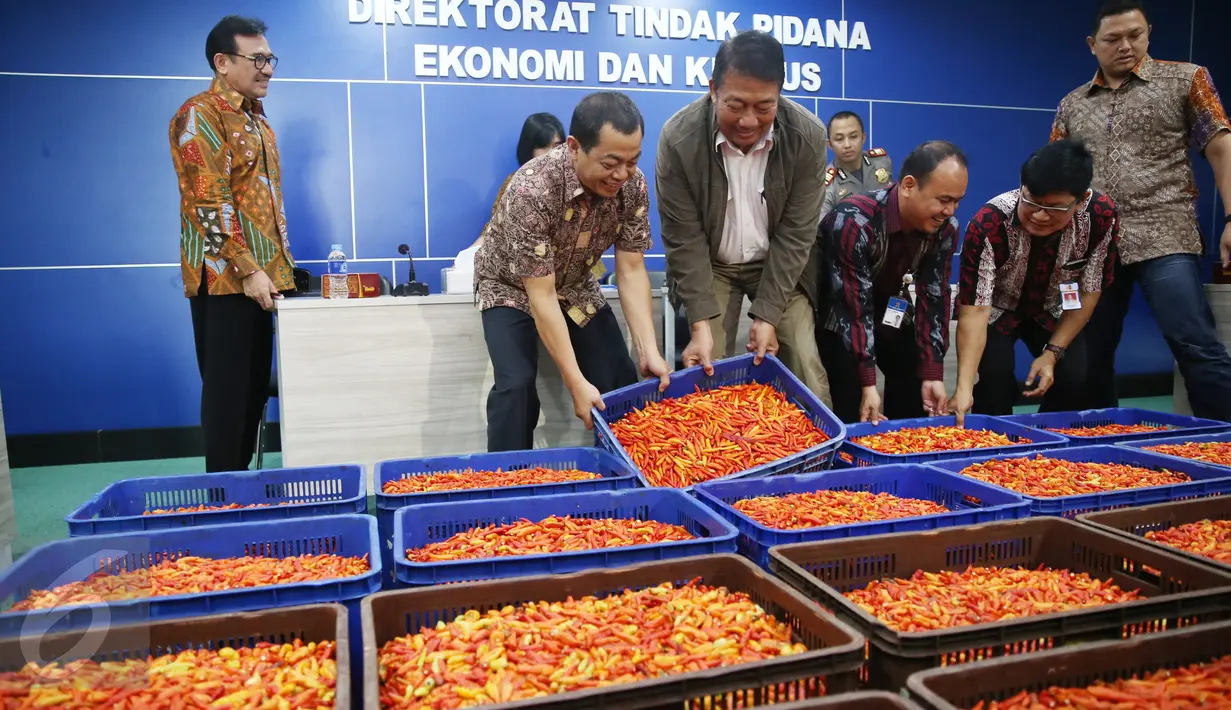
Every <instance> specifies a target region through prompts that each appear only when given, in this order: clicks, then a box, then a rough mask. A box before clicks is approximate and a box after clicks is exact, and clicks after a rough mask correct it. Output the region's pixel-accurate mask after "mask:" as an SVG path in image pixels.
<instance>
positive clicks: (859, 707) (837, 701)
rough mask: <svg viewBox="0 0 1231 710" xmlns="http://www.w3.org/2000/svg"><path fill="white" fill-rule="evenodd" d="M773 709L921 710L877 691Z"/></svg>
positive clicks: (848, 694) (911, 703)
mask: <svg viewBox="0 0 1231 710" xmlns="http://www.w3.org/2000/svg"><path fill="white" fill-rule="evenodd" d="M774 708H775V710H922V708H921V707H920V706H919V705H918V704H916V703H915V702H913V701H911V700H908V699H906V698H904V697H902V696H901V695H894V694H893V693H886V692H883V691H877V690H865V691H862V692H859V693H844V694H842V695H835V696H834V697H831V698H817V699H816V700H800V701H799V702H794V703H787V704H786V705H775V706H774Z"/></svg>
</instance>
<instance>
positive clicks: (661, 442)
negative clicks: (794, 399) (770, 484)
mask: <svg viewBox="0 0 1231 710" xmlns="http://www.w3.org/2000/svg"><path fill="white" fill-rule="evenodd" d="M611 430H612V433H613V434H615V437H616V438H617V439H618V440H619V442H620V444H621V445H622V446H623V447H624V450H625V451H627V452H628V455H629V456H630V457H631V458H632V460H633V462H634V463H636V464H637V467H638V468H640V469H641V472H642V474H643V475H644V476H645V478H646V479H647V480H648V481H649V483H650V485H653V486H665V487H673V488H683V487H685V486H691V485H693V484H696V483H703V482H705V481H711V480H713V479H715V478H721V477H722V476H729V475H731V474H733V473H739V472H741V471H746V470H748V469H750V468H753V467H755V466H761V465H763V464H767V463H772V462H774V461H778V460H779V459H783V458H785V457H787V456H791V455H793V454H797V453H799V452H801V451H805V450H807V449H810V448H812V447H814V446H819V445H820V444H823V443H825V442H826V441H829V438H830V437H829V436H827V435H826V434H825V433H824V432H822V431H821V430H820V429H818V428H817V427H816V425H815V424H813V423H812V421H811V420H810V419H808V416H807V415H806V414H805V413H804V412H803V410H801V409H800V408H799V407H797V406H795V405H794V404H792V403H791V402H790V401H788V400H787V398H786V396H785V395H784V394H782V393H781V392H779V391H778V390H776V389H774V388H773V387H770V386H769V385H763V384H747V385H731V386H726V387H719V388H717V389H712V390H705V391H701V390H698V391H697V392H694V393H692V394H688V395H685V396H683V397H678V398H676V399H666V400H662V401H661V402H651V403H650V404H647V405H646V406H645V407H644V408H642V409H639V410H636V411H633V412H629V413H628V414H626V415H625V416H624V417H623V418H622V419H620V420H619V421H617V422H615V423H614V424H612V425H611Z"/></svg>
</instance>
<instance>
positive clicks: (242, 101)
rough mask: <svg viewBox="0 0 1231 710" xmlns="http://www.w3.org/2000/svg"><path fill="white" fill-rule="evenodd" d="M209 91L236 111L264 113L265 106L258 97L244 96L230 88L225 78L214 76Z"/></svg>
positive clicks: (259, 114)
mask: <svg viewBox="0 0 1231 710" xmlns="http://www.w3.org/2000/svg"><path fill="white" fill-rule="evenodd" d="M209 91H210V93H211V94H215V95H216V96H219V97H221V98H222V100H223V101H226V102H227V104H228V105H229V106H230V107H231V108H233V109H235V110H236V111H249V112H251V113H254V114H256V115H258V116H264V115H265V107H264V105H263V104H262V103H261V101H260V100H259V99H249V98H245V97H244V96H243V95H242V94H240V93H239V92H238V91H236V90H235V89H232V88H231V85H230V84H228V83H227V82H226V79H223V78H222V77H220V76H217V77H214V80H213V81H212V82H210V85H209Z"/></svg>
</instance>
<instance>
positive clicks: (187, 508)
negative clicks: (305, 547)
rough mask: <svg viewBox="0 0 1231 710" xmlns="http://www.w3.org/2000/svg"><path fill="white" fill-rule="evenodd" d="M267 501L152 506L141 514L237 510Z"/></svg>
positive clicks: (265, 505)
mask: <svg viewBox="0 0 1231 710" xmlns="http://www.w3.org/2000/svg"><path fill="white" fill-rule="evenodd" d="M278 505H288V504H287V503H279V504H278ZM268 507H269V503H249V504H248V505H241V504H239V503H231V504H230V505H183V506H180V507H178V508H153V509H151V510H147V511H145V512H144V513H142V515H168V514H171V513H205V512H209V511H212V510H239V509H241V508H268Z"/></svg>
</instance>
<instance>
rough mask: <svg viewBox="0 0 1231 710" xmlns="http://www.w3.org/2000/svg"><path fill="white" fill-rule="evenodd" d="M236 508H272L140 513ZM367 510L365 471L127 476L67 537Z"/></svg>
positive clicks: (84, 511) (82, 514)
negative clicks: (184, 508)
mask: <svg viewBox="0 0 1231 710" xmlns="http://www.w3.org/2000/svg"><path fill="white" fill-rule="evenodd" d="M231 503H239V504H241V505H250V504H254V503H265V504H268V505H269V507H268V508H238V509H234V510H211V511H205V512H200V513H165V514H160V515H142V513H144V512H146V511H148V510H155V509H158V508H163V509H166V508H177V507H182V506H192V505H229V504H231ZM367 509H368V500H367V476H365V475H364V471H363V467H362V466H312V467H308V468H278V469H270V470H266V471H238V472H235V473H202V474H195V475H188V476H162V477H159V478H130V479H128V480H125V481H117V482H115V483H112V484H111V485H109V486H107V487H106V488H104V489H103V490H102V491H101V492H99V493H98V494H97V495H95V496H94V497H93V498H91V499H90V500H89V501H88V502H87V503H85V505H82V506H81V507H80V508H78V509H76V510H74V511H73V512H72V513H69V514H68V515H67V516H65V518H64V521H65V522H66V523H68V534H69V535H70V536H72V537H78V536H81V535H107V534H112V533H123V532H135V531H140V530H166V529H172V528H183V527H196V526H199V525H221V524H224V523H251V522H257V521H260V520H285V519H289V518H313V517H319V516H322V515H346V514H356V513H358V514H363V513H366V512H367Z"/></svg>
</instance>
